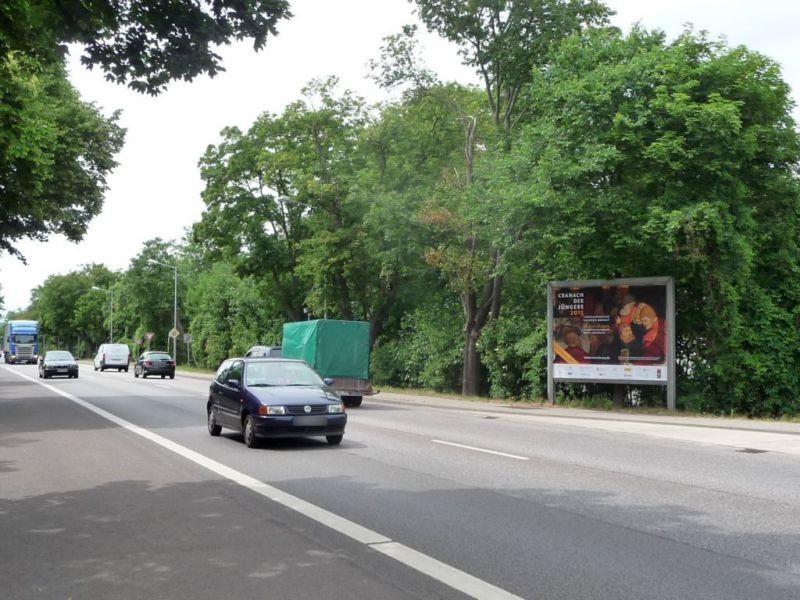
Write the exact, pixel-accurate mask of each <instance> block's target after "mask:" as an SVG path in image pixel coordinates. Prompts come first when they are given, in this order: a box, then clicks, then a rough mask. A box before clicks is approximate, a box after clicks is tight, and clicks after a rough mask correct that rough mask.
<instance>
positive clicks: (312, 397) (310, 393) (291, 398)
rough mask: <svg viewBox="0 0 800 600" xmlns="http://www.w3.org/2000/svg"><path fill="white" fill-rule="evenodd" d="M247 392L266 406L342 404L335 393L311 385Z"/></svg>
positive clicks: (276, 387)
mask: <svg viewBox="0 0 800 600" xmlns="http://www.w3.org/2000/svg"><path fill="white" fill-rule="evenodd" d="M247 391H248V392H250V394H251V395H252V396H253V397H254V398H256V399H257V400H260V401H261V402H263V403H265V404H326V403H332V402H337V403H338V402H341V400H340V399H339V397H338V396H337V395H336V394H335V393H334V392H333V391H331V390H329V389H327V388H321V387H317V386H311V385H309V386H282V385H281V386H277V385H276V386H271V387H248V388H247Z"/></svg>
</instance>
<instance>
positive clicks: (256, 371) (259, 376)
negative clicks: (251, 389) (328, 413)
mask: <svg viewBox="0 0 800 600" xmlns="http://www.w3.org/2000/svg"><path fill="white" fill-rule="evenodd" d="M245 384H246V385H251V386H272V385H314V386H320V385H324V384H323V382H322V380H321V379H320V378H319V375H317V374H316V373H315V372H314V371H313V370H311V369H310V368H309V367H307V366H306V365H304V364H303V363H300V362H296V363H295V362H284V361H264V362H251V363H248V365H247V374H246V375H245Z"/></svg>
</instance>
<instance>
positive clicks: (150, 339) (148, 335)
mask: <svg viewBox="0 0 800 600" xmlns="http://www.w3.org/2000/svg"><path fill="white" fill-rule="evenodd" d="M153 336H155V333H153V332H152V331H148V332H147V333H145V334H144V339H146V340H147V341H148V342H150V341H152V340H153Z"/></svg>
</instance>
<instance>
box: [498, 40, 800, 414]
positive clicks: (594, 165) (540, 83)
mask: <svg viewBox="0 0 800 600" xmlns="http://www.w3.org/2000/svg"><path fill="white" fill-rule="evenodd" d="M530 94H531V97H532V102H533V105H535V106H536V107H537V114H536V116H535V119H534V120H533V121H532V122H531V124H530V125H529V126H528V127H526V128H525V130H524V132H523V133H522V138H521V141H520V143H519V144H518V145H517V146H516V149H515V152H514V153H513V157H512V158H511V159H509V161H508V162H507V163H506V164H505V165H504V167H503V168H504V169H505V170H506V174H505V176H504V177H505V181H514V182H516V183H515V187H518V189H519V190H520V193H519V194H514V193H513V191H512V193H511V194H510V196H509V197H511V198H513V199H517V198H523V199H524V200H523V203H519V202H516V206H517V208H516V210H515V211H513V212H512V211H509V213H508V214H509V216H510V215H512V214H513V215H514V218H515V219H520V218H524V219H525V220H527V221H529V222H531V223H535V226H534V227H533V228H532V229H531V232H530V233H531V236H535V243H534V244H532V249H533V250H534V252H535V254H534V256H533V257H532V258H533V260H535V263H534V264H537V265H538V266H539V267H540V268H543V269H545V270H546V271H547V272H548V273H549V274H551V275H552V276H553V277H554V278H556V279H582V278H604V277H612V276H654V275H665V274H666V275H672V276H673V277H675V280H676V287H677V290H678V297H677V310H678V314H677V325H678V340H677V342H678V347H679V351H680V356H679V357H678V358H679V365H680V366H681V367H682V372H681V377H680V378H679V381H681V382H682V383H683V386H682V388H683V392H684V394H686V396H685V397H693V396H696V397H699V398H702V399H703V401H702V403H704V405H705V407H706V408H713V407H721V406H726V407H731V408H733V409H735V410H737V411H742V412H745V413H748V414H752V413H755V412H767V413H778V412H781V411H782V410H791V411H796V410H797V408H798V405H797V393H796V391H797V389H798V385H800V379H799V378H798V375H797V373H798V369H797V368H796V366H797V365H798V362H797V361H798V359H799V358H800V354H798V351H797V350H796V348H797V347H798V345H797V342H798V341H800V340H798V332H797V327H796V323H797V316H798V312H797V311H798V306H799V305H800V287H798V283H797V273H798V269H800V264H799V263H798V252H797V250H798V248H797V244H798V234H800V230H798V191H800V188H798V181H797V177H796V173H795V169H796V167H797V164H798V158H800V154H799V153H798V152H799V151H800V144H799V143H798V142H799V141H800V140H799V139H798V134H797V131H796V128H795V124H794V122H793V121H792V118H791V108H792V103H791V101H790V99H789V88H788V86H787V85H786V84H785V83H784V82H783V81H782V80H781V78H780V71H779V69H778V66H777V65H776V64H775V63H773V62H772V61H770V60H769V59H767V58H765V57H764V56H762V55H760V54H757V53H754V52H751V51H749V50H747V49H745V48H742V47H738V48H733V49H730V48H727V47H725V46H724V45H723V44H721V43H717V42H712V41H709V40H708V39H707V38H706V37H705V36H704V35H696V34H694V33H693V32H691V31H687V32H685V33H684V34H683V35H682V36H681V37H679V38H678V39H677V40H676V41H674V42H672V43H667V42H666V41H665V38H664V35H663V34H661V33H658V32H654V33H651V32H646V31H642V30H638V29H637V30H634V31H633V32H632V33H631V34H630V35H629V36H627V37H625V36H622V35H621V34H620V33H619V32H618V31H615V30H606V31H595V32H590V33H588V34H586V35H584V36H581V37H575V38H572V39H570V40H569V42H568V43H566V44H564V45H563V46H562V47H561V49H560V51H559V52H558V53H557V54H556V55H555V56H554V59H553V61H552V62H551V64H550V65H549V67H548V69H546V70H542V71H541V72H540V73H539V75H538V76H537V78H536V80H535V81H534V83H533V84H532V85H531V87H530ZM511 189H512V190H513V188H511ZM523 190H524V191H525V192H527V194H523V193H522V191H523ZM776 223H780V228H779V229H776V226H775V225H776ZM777 332H780V339H781V342H780V344H781V348H782V351H781V353H780V356H781V358H780V360H779V362H780V363H781V366H780V367H777V363H776V362H775V361H776V360H777V359H776V356H775V349H776V345H775V344H776V334H777ZM784 361H785V362H784ZM790 365H792V366H790ZM776 367H777V368H776Z"/></svg>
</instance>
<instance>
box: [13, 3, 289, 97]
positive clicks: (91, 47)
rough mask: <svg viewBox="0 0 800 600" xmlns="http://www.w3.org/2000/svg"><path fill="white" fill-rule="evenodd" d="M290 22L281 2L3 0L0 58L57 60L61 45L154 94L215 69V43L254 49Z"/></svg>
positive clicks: (115, 78)
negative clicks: (78, 49) (241, 43)
mask: <svg viewBox="0 0 800 600" xmlns="http://www.w3.org/2000/svg"><path fill="white" fill-rule="evenodd" d="M289 17H291V13H290V12H289V4H288V2H286V1H285V0H252V1H248V2H241V1H239V0H122V1H118V2H111V1H109V0H99V1H96V2H72V1H70V0H8V1H4V2H3V4H2V7H0V54H7V53H8V52H20V53H23V54H25V55H28V56H32V57H36V59H37V60H42V61H44V62H47V63H51V64H52V63H60V62H61V56H62V54H63V53H64V52H65V44H72V43H74V44H80V45H81V46H83V48H84V53H83V55H82V56H81V62H82V63H83V64H84V65H86V66H87V67H89V68H93V67H94V66H99V67H100V68H101V69H102V70H103V71H104V72H105V74H106V78H107V79H109V80H111V81H115V82H117V83H127V84H128V85H129V86H130V87H131V88H133V89H135V90H137V91H140V92H148V93H151V94H155V93H158V92H161V91H163V90H164V88H165V86H166V84H167V83H168V82H170V81H172V80H175V79H184V80H187V81H191V80H192V79H194V78H195V77H197V76H198V75H201V74H204V73H205V74H208V75H211V76H214V75H216V74H217V73H218V72H219V71H221V70H223V68H222V66H221V65H220V57H219V55H218V54H216V52H214V49H213V48H214V47H215V46H220V45H223V44H227V43H230V42H231V41H233V40H241V39H245V38H250V39H252V40H253V46H254V47H255V48H256V49H260V48H262V47H263V46H264V44H265V43H266V40H267V37H268V36H269V35H276V34H277V29H276V26H277V24H278V22H279V21H280V20H282V19H287V18H289Z"/></svg>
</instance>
